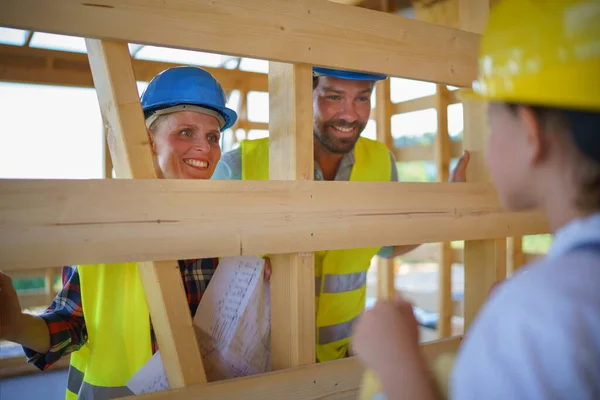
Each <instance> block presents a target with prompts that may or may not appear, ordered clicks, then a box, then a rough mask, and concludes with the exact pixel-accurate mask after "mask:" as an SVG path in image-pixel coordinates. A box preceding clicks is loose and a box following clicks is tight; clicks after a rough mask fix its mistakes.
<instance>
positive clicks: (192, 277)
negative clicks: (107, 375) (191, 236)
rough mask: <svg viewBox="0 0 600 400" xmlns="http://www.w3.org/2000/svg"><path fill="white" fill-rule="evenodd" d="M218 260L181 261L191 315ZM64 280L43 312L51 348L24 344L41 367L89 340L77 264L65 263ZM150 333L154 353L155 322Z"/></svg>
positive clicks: (49, 364)
mask: <svg viewBox="0 0 600 400" xmlns="http://www.w3.org/2000/svg"><path fill="white" fill-rule="evenodd" d="M218 263H219V259H218V258H206V259H198V260H185V261H182V260H180V261H179V269H180V271H181V278H182V280H183V286H184V288H185V294H186V296H187V300H188V304H189V306H190V313H191V314H192V317H193V316H194V315H195V314H196V309H197V308H198V304H200V299H201V298H202V294H203V293H204V291H205V290H206V287H207V285H208V283H209V282H210V279H211V278H212V276H213V273H214V271H215V269H216V268H217V264H218ZM62 282H63V288H62V290H61V291H60V292H59V293H58V294H57V295H56V297H55V298H54V301H53V302H52V304H51V305H50V307H48V308H47V309H46V311H45V313H44V314H41V315H40V317H41V318H43V319H44V320H45V321H46V323H47V324H48V330H49V331H50V350H49V351H48V353H45V354H42V353H38V352H36V351H34V350H31V349H29V348H26V347H23V350H24V351H25V355H26V356H27V362H29V363H31V364H33V365H34V366H36V367H37V368H39V369H40V370H46V369H48V368H50V367H51V366H52V364H54V363H55V362H56V361H58V360H59V359H60V358H61V357H63V356H65V355H67V354H70V353H72V352H74V351H77V350H79V349H80V348H81V346H83V345H84V344H85V342H86V341H87V329H86V326H85V319H84V317H83V309H82V307H81V290H80V287H79V274H78V272H77V267H76V266H66V267H63V270H62ZM150 337H151V339H152V353H155V352H156V351H157V350H158V344H157V342H156V337H155V335H154V329H152V325H150Z"/></svg>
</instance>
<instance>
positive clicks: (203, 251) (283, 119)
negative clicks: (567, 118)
mask: <svg viewBox="0 0 600 400" xmlns="http://www.w3.org/2000/svg"><path fill="white" fill-rule="evenodd" d="M454 4H455V6H456V7H458V8H457V10H459V11H460V12H458V15H459V16H460V20H459V23H460V25H459V26H458V27H459V28H461V29H455V28H452V27H445V26H442V25H437V24H433V23H428V22H424V21H416V20H410V19H406V18H402V17H399V16H395V15H390V14H386V13H382V12H376V11H371V10H366V9H359V8H355V7H351V6H346V5H340V4H335V3H331V2H328V1H325V0H299V1H296V0H261V1H258V0H221V1H209V0H198V1H195V2H180V1H175V0H174V1H152V0H147V1H136V0H118V1H117V0H98V1H94V2H81V1H79V0H57V1H53V2H47V1H43V0H6V1H5V2H4V3H3V10H2V13H0V26H7V27H13V28H19V29H30V30H38V31H45V32H52V33H61V34H68V35H75V36H82V37H85V38H88V39H87V40H86V45H87V48H88V57H89V64H90V67H91V74H92V76H93V83H94V86H95V87H96V90H97V94H98V98H99V100H100V105H101V110H102V113H103V117H104V119H105V121H106V123H107V126H108V129H107V139H108V143H109V148H110V154H111V160H112V163H113V165H114V168H115V172H116V175H117V178H124V179H107V180H97V181H96V180H91V181H69V180H54V181H48V180H22V181H21V180H5V181H3V182H2V184H1V187H0V221H2V222H1V224H0V236H1V239H2V240H1V241H0V252H1V254H2V255H3V257H2V259H0V268H5V267H10V268H11V269H18V270H27V269H32V268H33V267H34V266H35V267H36V268H40V267H53V266H56V265H66V264H79V263H85V264H93V263H111V262H125V261H136V262H138V263H139V269H140V275H141V277H142V280H143V283H144V288H145V292H146V299H147V302H148V306H149V310H150V313H151V316H152V320H153V324H154V326H155V329H156V334H157V338H158V341H159V345H160V348H161V353H162V359H163V362H164V365H165V369H166V372H167V378H168V381H169V384H170V387H171V390H169V391H165V392H160V393H153V394H149V395H145V396H141V397H143V398H146V397H147V398H152V399H167V398H169V399H188V398H196V397H199V398H203V399H211V398H215V399H216V398H223V397H226V398H229V399H242V398H243V399H275V398H289V399H300V398H302V399H323V398H336V399H340V398H354V397H355V395H356V390H357V389H358V385H359V384H360V376H361V374H362V368H361V366H360V365H359V363H358V362H357V361H356V360H355V359H353V358H349V359H345V360H338V361H333V362H329V363H323V364H315V359H314V358H315V357H314V346H315V328H314V315H315V314H314V312H315V310H314V275H313V257H312V252H314V251H317V250H331V249H344V248H356V247H371V246H384V245H401V244H413V243H430V242H450V241H452V240H467V241H468V242H467V243H466V246H465V254H464V260H465V264H466V270H467V271H471V272H467V274H466V288H465V290H466V291H465V294H466V298H465V315H466V317H467V321H471V320H472V318H473V317H474V316H475V315H476V313H477V310H478V309H479V307H480V306H481V304H482V303H483V301H484V300H485V296H486V293H487V292H486V291H487V290H488V289H489V287H490V286H491V284H492V283H493V282H495V281H496V280H498V279H502V278H503V277H504V276H505V273H506V271H505V267H504V268H503V267H502V266H503V265H505V264H506V253H505V251H506V244H505V239H504V238H506V237H513V236H522V235H528V234H538V233H546V232H547V226H546V224H545V221H544V220H543V219H542V218H541V215H540V214H539V213H510V212H507V211H505V210H502V209H501V208H500V206H499V204H498V202H497V200H496V196H495V193H494V190H493V188H492V186H491V185H490V183H489V182H488V180H487V177H486V176H485V174H480V175H479V176H475V175H474V172H477V173H479V172H481V171H485V168H484V165H483V158H482V155H481V154H482V149H483V146H484V144H485V126H484V120H483V105H481V104H465V142H464V145H465V148H467V149H469V150H471V152H472V166H471V168H470V169H469V175H470V176H469V180H470V183H466V184H460V185H459V184H449V183H443V182H440V183H391V182H388V183H369V182H313V181H312V175H313V173H312V166H313V151H312V132H311V129H312V120H311V117H312V100H311V99H312V94H311V88H312V86H311V72H310V71H311V67H312V65H321V66H326V67H333V68H345V69H352V70H362V71H369V72H379V73H385V74H388V75H390V76H397V77H405V78H411V79H419V80H426V81H430V82H436V83H439V84H444V85H454V86H461V87H464V86H469V85H470V83H471V81H472V80H473V79H474V78H475V75H476V68H477V62H476V59H477V51H478V48H477V46H478V41H479V36H478V33H480V32H481V27H482V26H483V23H484V21H485V18H486V16H487V12H488V9H489V3H488V0H456V1H454ZM200 22H201V23H200ZM232 27H235V29H232ZM341 32H343V34H342V33H341ZM128 42H135V43H141V44H148V45H159V46H168V47H176V48H185V49H190V50H199V51H209V52H216V53H222V54H232V55H237V56H245V57H253V58H262V59H267V60H270V61H272V63H271V65H270V71H269V78H268V88H269V93H270V123H269V130H270V177H271V181H264V182H259V181H230V182H223V181H175V180H157V179H154V178H155V177H156V172H155V170H154V165H153V161H152V158H151V152H150V148H149V143H148V140H147V137H146V132H145V124H144V121H143V114H142V110H141V105H140V102H139V99H138V95H137V90H136V86H135V78H134V70H135V68H136V67H135V63H134V62H132V60H131V58H130V55H129V52H128V48H127V43H128ZM378 89H379V87H378ZM385 90H386V89H385V87H384V88H383V89H382V93H383V96H385ZM438 94H439V96H445V97H446V98H445V99H444V101H448V102H450V101H455V100H452V99H451V97H452V95H451V94H449V93H447V92H442V91H440V92H439V93H438ZM388 96H389V94H388ZM439 99H440V97H435V98H432V99H430V100H428V101H431V102H432V103H433V104H435V102H438V101H440V100H439ZM378 112H380V111H379V110H378ZM382 112H383V113H384V115H382V116H380V117H379V116H378V117H379V118H381V120H382V121H385V118H388V115H390V113H393V110H387V111H382ZM438 118H439V122H440V123H442V122H443V118H444V117H443V115H441V116H438ZM388 119H389V118H388ZM382 126H386V124H385V123H382ZM378 129H380V130H382V129H384V128H382V127H379V126H378ZM385 129H389V126H388V127H387V128H385ZM441 131H443V130H441ZM441 131H440V130H439V131H438V132H441ZM378 136H379V137H380V138H385V132H383V131H381V132H380V133H379V134H378ZM383 140H386V139H383ZM444 141H446V139H445V138H439V139H438V142H436V145H435V147H431V148H430V149H429V150H428V151H429V155H430V156H431V157H433V154H434V150H435V151H436V154H437V153H440V150H439V149H440V148H441V147H440V146H442V145H443V144H442V142H444ZM436 149H437V150H436ZM455 153H456V151H454V150H453V149H451V150H450V152H449V154H455ZM440 154H441V153H440ZM399 158H400V159H402V157H399ZM438 159H439V165H444V166H445V165H447V164H446V163H447V161H448V153H446V154H445V155H442V156H440V157H438ZM442 180H443V179H442ZM503 249H504V250H503ZM257 254H271V255H272V261H273V276H272V283H271V286H272V304H274V306H273V307H272V357H273V366H274V369H275V370H277V371H274V372H271V373H267V374H261V375H257V376H252V377H247V378H239V379H234V380H230V381H223V382H217V383H209V384H207V383H206V377H205V375H204V369H203V365H202V361H201V358H200V355H199V351H198V348H197V346H196V341H195V340H194V332H193V328H192V321H191V317H190V315H189V314H187V313H184V312H180V310H182V309H184V310H187V307H186V306H185V297H184V294H183V288H182V287H181V282H180V277H179V276H178V272H177V270H176V269H175V268H173V265H174V262H173V261H172V260H175V259H182V258H200V257H214V256H236V255H257ZM444 257H445V256H444ZM448 257H450V256H448ZM392 289H393V288H390V286H389V284H388V286H387V289H386V291H387V293H388V294H389V292H390V291H391V290H392ZM459 342H460V338H450V339H447V340H443V341H438V342H433V343H429V344H425V345H423V347H422V349H423V352H424V355H425V356H426V357H427V358H429V359H431V358H433V357H434V356H435V355H436V354H438V353H439V352H443V351H449V350H455V349H456V348H457V347H458V344H459Z"/></svg>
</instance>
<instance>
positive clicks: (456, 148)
mask: <svg viewBox="0 0 600 400" xmlns="http://www.w3.org/2000/svg"><path fill="white" fill-rule="evenodd" d="M462 148H463V144H462V141H455V140H451V141H450V156H451V158H458V157H460V155H461V153H462ZM394 155H395V156H396V160H398V161H401V162H407V161H432V160H434V159H435V145H423V146H406V147H404V146H402V147H396V148H395V149H394Z"/></svg>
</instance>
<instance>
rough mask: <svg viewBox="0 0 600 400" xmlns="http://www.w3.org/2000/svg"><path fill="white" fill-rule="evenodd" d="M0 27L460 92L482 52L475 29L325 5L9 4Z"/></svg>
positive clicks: (206, 1)
mask: <svg viewBox="0 0 600 400" xmlns="http://www.w3.org/2000/svg"><path fill="white" fill-rule="evenodd" d="M0 26H7V27H12V28H20V29H32V30H37V31H42V32H53V33H60V34H67V35H75V36H81V37H89V38H99V39H110V40H117V41H126V42H130V43H139V44H147V45H157V46H167V47H174V48H184V49H190V50H200V51H207V52H213V53H219V54H227V55H236V56H245V57H253V58H259V59H266V60H270V61H283V62H291V63H301V64H302V63H303V64H309V65H322V66H326V67H333V68H345V69H351V70H361V71H372V72H379V73H384V74H388V75H390V76H398V77H405V78H411V79H418V80H425V81H431V82H439V83H445V84H449V85H454V86H470V85H471V83H472V81H473V80H474V79H475V78H476V74H477V55H478V46H479V35H477V34H474V33H470V32H465V31H461V30H457V29H452V28H447V27H443V26H440V25H435V24H429V23H426V22H422V21H416V20H413V19H409V18H404V17H400V16H396V15H391V14H388V13H382V12H377V11H372V10H367V9H363V8H358V7H347V6H345V5H341V4H335V3H332V2H329V1H322V0H221V1H213V0H198V1H194V2H175V1H171V2H140V1H137V0H102V1H97V2H95V3H89V2H87V3H86V2H81V1H79V0H57V1H52V2H48V1H45V0H5V1H4V2H3V7H2V13H1V14H0ZM356 49H360V52H361V56H360V57H356Z"/></svg>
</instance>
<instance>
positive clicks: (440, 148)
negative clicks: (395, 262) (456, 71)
mask: <svg viewBox="0 0 600 400" xmlns="http://www.w3.org/2000/svg"><path fill="white" fill-rule="evenodd" d="M436 89H437V90H436V95H435V97H436V111H437V132H436V135H435V143H434V149H435V164H436V168H437V181H438V182H448V180H449V179H450V160H451V156H452V154H451V152H452V142H451V141H450V136H449V134H448V95H449V92H448V89H447V88H446V85H437V87H436ZM439 251H440V263H439V265H438V270H439V273H438V292H439V296H438V310H439V311H438V312H439V322H438V329H437V333H438V337H439V338H445V337H449V336H450V335H451V334H452V315H453V308H454V307H453V302H452V247H451V246H450V243H449V242H443V243H440V249H439Z"/></svg>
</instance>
